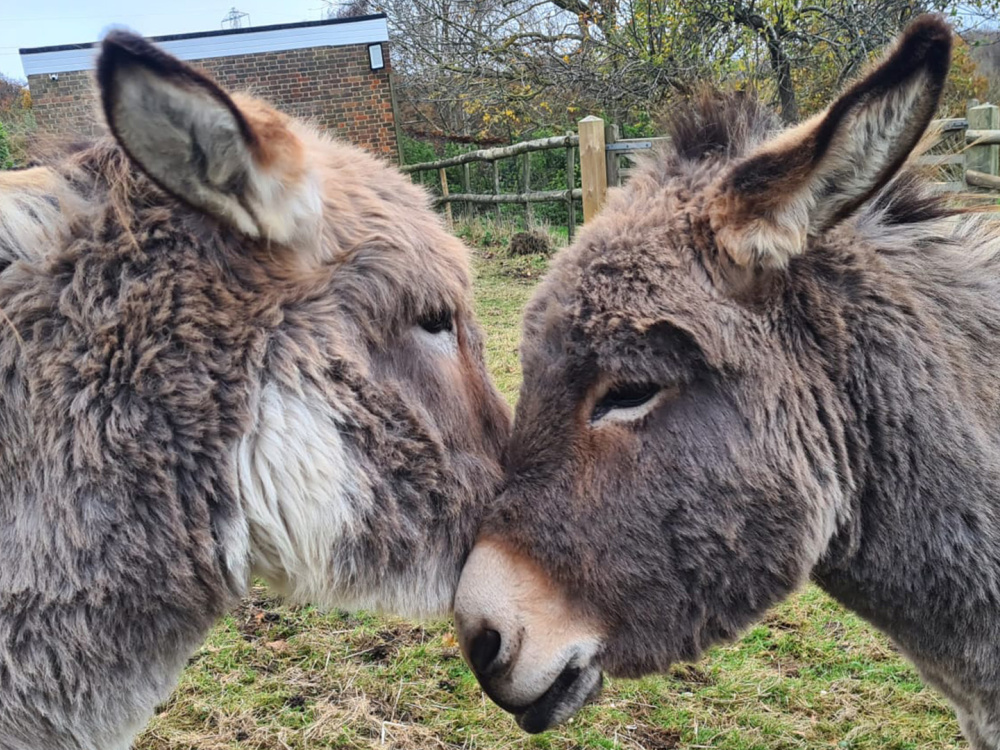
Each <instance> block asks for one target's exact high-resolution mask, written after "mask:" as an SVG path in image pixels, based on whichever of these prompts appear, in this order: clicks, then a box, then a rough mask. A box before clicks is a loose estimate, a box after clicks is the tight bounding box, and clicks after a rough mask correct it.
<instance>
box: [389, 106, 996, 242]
mask: <svg viewBox="0 0 1000 750" xmlns="http://www.w3.org/2000/svg"><path fill="white" fill-rule="evenodd" d="M932 126H933V127H934V128H936V131H937V133H938V141H937V145H936V146H935V147H933V148H932V149H931V150H932V151H936V152H937V153H928V154H925V155H923V156H921V157H919V158H918V163H920V164H922V165H925V166H928V167H933V168H937V169H939V170H941V173H942V175H944V176H945V177H946V178H947V179H946V180H945V181H942V182H939V183H938V185H939V187H940V189H941V190H944V191H950V192H967V191H970V190H972V191H975V190H980V191H982V190H990V191H1000V107H998V106H997V105H994V104H980V103H979V102H978V101H975V100H973V101H971V102H970V103H969V107H968V109H967V112H966V117H964V118H949V119H942V120H935V121H934V122H933V124H932ZM663 140H665V139H663V138H619V137H618V128H617V127H616V126H615V125H608V124H606V123H605V122H604V120H602V119H601V118H599V117H593V116H591V117H585V118H583V119H582V120H580V122H579V125H578V131H577V133H576V134H573V133H567V134H566V135H562V136H555V137H552V138H539V139H537V140H533V141H524V142H522V143H515V144H513V145H511V146H503V147H500V148H489V149H482V150H479V151H470V152H468V153H464V154H459V155H458V156H452V157H449V158H446V159H438V160H437V161H431V162H424V163H422V164H408V165H406V166H403V167H402V168H401V169H402V171H403V172H407V173H411V174H416V173H420V172H425V171H432V170H437V172H438V179H439V180H440V183H441V195H440V196H439V197H438V198H437V202H438V204H439V205H442V206H444V207H445V211H446V215H447V216H448V221H449V222H450V221H451V205H452V204H453V203H464V204H465V205H466V206H467V207H468V206H471V205H477V204H478V205H495V206H496V210H497V217H498V218H499V217H500V205H501V204H504V203H520V204H523V205H524V207H525V216H526V223H527V225H528V226H529V227H530V226H531V223H532V208H531V206H532V204H534V203H543V202H551V201H556V202H560V201H561V202H565V203H566V205H567V234H568V235H569V239H570V240H572V239H573V234H574V230H575V227H576V216H575V204H574V201H575V200H578V199H582V201H583V220H584V223H586V222H588V221H590V219H592V218H593V217H594V216H595V215H596V214H597V213H598V212H599V211H600V210H601V208H602V207H603V205H604V202H605V200H606V199H607V192H608V188H609V187H617V186H619V185H621V184H622V182H623V181H624V180H625V179H627V178H628V175H629V173H630V171H631V168H630V167H628V166H622V164H621V162H622V160H623V159H625V160H628V161H634V155H635V154H637V153H639V152H643V151H648V150H650V149H653V148H655V147H656V145H657V142H659V141H663ZM552 149H565V150H566V189H565V190H532V189H531V164H530V161H529V159H528V155H529V154H530V153H532V152H536V151H548V150H552ZM577 149H578V150H579V155H580V183H581V184H580V187H577V186H576V169H575V168H576V160H575V157H574V152H575V151H576V150H577ZM942 151H943V153H942ZM522 155H523V156H524V163H523V166H522V168H521V180H520V192H518V193H501V192H500V171H499V169H498V167H497V161H498V160H499V159H510V158H514V157H517V156H522ZM474 162H487V163H489V164H490V165H491V167H492V176H493V184H492V187H493V193H492V194H491V195H482V194H478V193H473V192H471V190H470V179H469V165H470V164H471V163H474ZM457 166H462V167H463V173H462V192H461V193H450V192H449V190H448V176H447V173H446V172H445V170H446V169H447V168H449V167H457Z"/></svg>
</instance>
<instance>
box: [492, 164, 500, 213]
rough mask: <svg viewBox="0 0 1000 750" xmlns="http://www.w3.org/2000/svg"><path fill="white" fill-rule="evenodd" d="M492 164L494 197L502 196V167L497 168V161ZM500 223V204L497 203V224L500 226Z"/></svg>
mask: <svg viewBox="0 0 1000 750" xmlns="http://www.w3.org/2000/svg"><path fill="white" fill-rule="evenodd" d="M490 163H491V164H492V165H493V195H500V167H499V166H497V160H496V159H494V160H493V161H492V162H490ZM500 221H501V216H500V204H499V203H497V224H500Z"/></svg>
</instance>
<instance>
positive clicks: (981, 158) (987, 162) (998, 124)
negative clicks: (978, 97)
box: [965, 102, 1000, 176]
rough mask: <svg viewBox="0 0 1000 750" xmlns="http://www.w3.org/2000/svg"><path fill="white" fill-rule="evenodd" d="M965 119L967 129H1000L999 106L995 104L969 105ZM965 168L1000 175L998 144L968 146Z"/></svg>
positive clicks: (999, 146) (999, 147)
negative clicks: (967, 123)
mask: <svg viewBox="0 0 1000 750" xmlns="http://www.w3.org/2000/svg"><path fill="white" fill-rule="evenodd" d="M970 104H972V102H970ZM966 119H967V120H968V121H969V130H997V129H1000V107H998V106H997V105H996V104H979V105H973V106H970V107H969V108H968V110H966ZM965 168H966V169H972V170H974V171H976V172H983V173H984V174H989V175H994V176H996V175H1000V145H995V146H970V147H969V148H968V150H967V151H966V153H965Z"/></svg>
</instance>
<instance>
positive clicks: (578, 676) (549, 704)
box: [511, 665, 604, 734]
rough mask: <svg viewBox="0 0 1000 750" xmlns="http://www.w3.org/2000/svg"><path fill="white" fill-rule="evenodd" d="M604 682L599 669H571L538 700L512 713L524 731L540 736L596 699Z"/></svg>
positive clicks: (565, 671) (587, 667)
mask: <svg viewBox="0 0 1000 750" xmlns="http://www.w3.org/2000/svg"><path fill="white" fill-rule="evenodd" d="M603 683H604V678H603V676H602V674H601V670H600V669H598V668H597V667H596V666H593V665H589V666H586V667H577V666H567V667H566V668H565V669H564V670H563V671H562V672H561V673H560V675H559V676H558V677H557V678H556V680H555V682H553V683H552V684H551V685H550V686H549V689H548V690H546V691H545V692H544V693H542V695H541V697H540V698H538V700H536V701H535V702H534V703H532V704H531V705H530V706H528V707H527V708H525V709H523V710H520V711H512V712H511V713H513V714H514V719H515V720H516V721H517V724H518V726H519V727H521V729H523V730H524V731H525V732H527V733H528V734H538V733H539V732H544V731H545V730H546V729H549V728H550V727H554V726H555V725H556V724H561V723H562V722H564V721H566V720H567V719H569V718H570V717H572V716H573V714H575V713H576V712H577V711H579V710H580V709H581V708H583V707H584V706H585V705H586V704H587V703H589V702H590V701H592V700H594V699H595V698H596V697H597V695H598V694H599V693H600V692H601V686H602V684H603Z"/></svg>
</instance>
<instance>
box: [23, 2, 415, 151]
mask: <svg viewBox="0 0 1000 750" xmlns="http://www.w3.org/2000/svg"><path fill="white" fill-rule="evenodd" d="M151 39H152V41H154V42H156V43H157V44H159V45H160V46H161V47H163V49H165V50H166V51H167V52H170V53H171V54H172V55H174V56H176V57H178V58H180V59H182V60H187V61H188V62H190V63H191V64H193V65H195V66H197V67H199V68H201V69H203V70H205V71H206V72H207V73H208V74H209V75H211V76H212V77H213V78H214V79H215V80H217V81H218V82H219V83H220V84H221V85H222V86H223V87H224V88H226V89H230V90H246V91H250V92H252V93H254V94H256V95H257V96H260V97H261V98H263V99H266V100H267V101H269V102H271V103H272V104H274V105H275V106H277V107H278V108H279V109H281V110H283V111H284V112H287V113H289V114H291V115H295V116H298V117H305V118H309V119H311V120H313V121H314V122H316V123H318V124H319V125H320V126H321V127H323V128H326V129H327V130H328V131H330V132H332V133H334V134H336V135H339V136H341V137H343V138H345V139H347V140H349V141H351V142H353V143H356V144H357V145H359V146H361V147H363V148H366V149H368V150H369V151H372V152H373V153H376V154H379V155H381V156H384V157H386V158H387V159H390V160H391V161H393V162H398V161H399V145H398V142H397V134H396V126H395V117H394V111H393V98H392V88H391V81H390V74H389V50H388V47H389V45H388V40H389V35H388V27H387V25H386V19H385V15H384V14H377V15H372V16H364V17H362V18H346V19H334V20H329V21H315V22H306V23H293V24H283V25H279V26H258V27H253V28H248V29H227V30H222V31H208V32H204V33H196V34H174V35H171V36H160V37H151ZM97 46H98V45H97V43H96V42H91V43H88V44H69V45H62V46H58V47H36V48H30V49H22V50H21V51H20V52H21V61H22V63H23V65H24V71H25V73H26V74H27V76H28V87H29V88H30V90H31V100H32V108H33V109H34V112H35V118H36V120H37V122H38V126H39V127H40V128H42V129H44V130H46V131H48V132H56V133H62V134H67V135H74V134H75V135H91V134H94V133H96V132H98V131H99V130H100V129H102V128H103V124H102V117H101V115H100V112H99V108H98V106H97V104H96V97H95V95H94V90H93V69H94V62H95V58H96V48H97Z"/></svg>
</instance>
